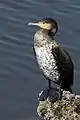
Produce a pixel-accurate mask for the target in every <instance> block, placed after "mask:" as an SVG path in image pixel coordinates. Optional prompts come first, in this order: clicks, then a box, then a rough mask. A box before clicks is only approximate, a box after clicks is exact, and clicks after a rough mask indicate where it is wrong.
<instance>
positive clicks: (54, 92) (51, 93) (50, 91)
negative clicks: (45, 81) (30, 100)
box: [38, 88, 62, 102]
mask: <svg viewBox="0 0 80 120" xmlns="http://www.w3.org/2000/svg"><path fill="white" fill-rule="evenodd" d="M61 97H62V94H61V93H60V90H59V89H57V88H46V89H45V90H43V91H41V92H40V93H39V98H38V100H39V101H45V100H47V99H48V100H50V101H52V102H55V101H57V100H60V99H61Z"/></svg>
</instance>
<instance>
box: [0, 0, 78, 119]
mask: <svg viewBox="0 0 80 120" xmlns="http://www.w3.org/2000/svg"><path fill="white" fill-rule="evenodd" d="M44 17H52V18H54V19H55V20H56V21H57V22H58V24H59V31H58V33H57V34H56V37H55V39H57V41H59V42H60V43H61V45H62V46H63V47H64V48H65V49H66V50H67V51H68V52H69V53H70V55H71V57H72V59H73V62H74V65H75V75H74V79H75V82H74V86H73V91H74V92H75V93H77V94H79V93H80V0H53V1H52V0H0V120H38V119H41V118H39V117H38V115H37V113H36V108H37V104H38V101H37V98H38V93H39V92H40V91H41V90H42V89H43V88H45V87H46V86H47V81H46V80H45V78H44V77H43V76H42V74H41V72H40V70H39V67H38V65H37V63H36V59H35V57H34V53H33V49H32V46H33V35H34V33H35V32H36V30H37V28H35V27H30V26H28V22H34V21H37V20H39V19H41V18H44ZM53 86H55V84H53Z"/></svg>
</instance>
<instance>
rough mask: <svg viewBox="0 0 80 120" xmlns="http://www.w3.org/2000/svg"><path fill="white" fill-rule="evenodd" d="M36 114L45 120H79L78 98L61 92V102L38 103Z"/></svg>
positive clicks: (44, 101) (45, 101) (47, 100)
mask: <svg viewBox="0 0 80 120" xmlns="http://www.w3.org/2000/svg"><path fill="white" fill-rule="evenodd" d="M42 93H43V92H42ZM37 113H38V115H39V116H41V117H43V118H44V119H45V120H46V119H47V120H80V96H79V95H75V94H72V93H70V92H69V91H63V93H62V99H61V100H56V101H51V100H50V99H48V98H46V99H45V100H43V101H39V105H38V107H37Z"/></svg>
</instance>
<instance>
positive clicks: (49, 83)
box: [48, 80, 51, 89]
mask: <svg viewBox="0 0 80 120" xmlns="http://www.w3.org/2000/svg"><path fill="white" fill-rule="evenodd" d="M48 87H49V89H51V80H48Z"/></svg>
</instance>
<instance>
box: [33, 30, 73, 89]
mask: <svg viewBox="0 0 80 120" xmlns="http://www.w3.org/2000/svg"><path fill="white" fill-rule="evenodd" d="M44 32H45V31H44ZM44 32H43V31H41V30H39V31H37V32H36V34H35V36H34V51H35V54H36V58H37V62H38V64H39V67H40V69H41V71H42V73H43V74H44V76H45V77H46V78H47V79H49V80H52V81H53V82H55V83H57V84H60V82H61V80H62V82H63V89H66V88H68V87H69V85H72V84H73V62H72V60H71V57H70V56H69V54H68V53H67V52H66V51H65V50H64V49H63V48H62V47H61V46H60V44H59V43H58V42H57V41H56V40H54V39H53V38H52V36H50V35H48V34H47V33H44ZM64 86H66V87H64Z"/></svg>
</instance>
